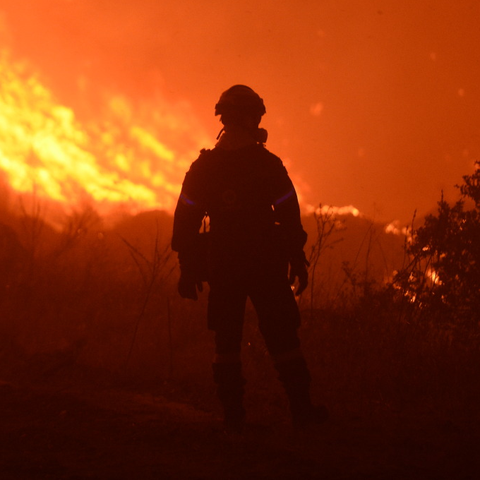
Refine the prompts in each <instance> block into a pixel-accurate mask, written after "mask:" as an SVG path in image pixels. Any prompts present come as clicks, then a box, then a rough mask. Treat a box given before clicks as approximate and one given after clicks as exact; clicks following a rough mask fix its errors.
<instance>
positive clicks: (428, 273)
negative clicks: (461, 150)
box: [397, 162, 480, 323]
mask: <svg viewBox="0 0 480 480" xmlns="http://www.w3.org/2000/svg"><path fill="white" fill-rule="evenodd" d="M463 180H464V183H463V184H462V185H457V186H456V187H457V188H458V189H459V190H460V194H461V196H460V199H459V200H457V202H456V203H455V204H453V205H450V204H449V203H448V202H447V201H445V199H444V198H443V195H442V198H441V200H440V201H439V202H438V211H437V213H436V214H431V215H428V216H427V217H426V218H425V222H424V224H423V226H421V227H420V228H418V229H417V230H414V231H413V232H412V239H411V243H410V245H409V246H408V248H407V252H408V253H409V254H410V255H411V256H412V261H411V263H410V265H409V266H408V267H407V268H406V269H404V270H402V271H401V272H399V274H398V275H397V282H398V284H399V285H401V286H402V288H403V289H404V292H405V294H406V295H407V296H408V297H409V299H410V301H411V302H412V303H413V304H415V305H416V306H417V307H418V308H419V310H420V311H423V312H428V313H430V314H432V313H434V314H435V315H437V316H441V317H443V318H449V319H450V320H452V321H454V322H461V323H464V322H467V323H470V322H473V323H476V322H477V321H478V320H477V317H478V311H479V307H480V162H477V163H476V169H475V172H474V173H473V174H472V175H465V176H464V177H463Z"/></svg>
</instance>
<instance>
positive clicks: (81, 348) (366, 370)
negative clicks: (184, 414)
mask: <svg viewBox="0 0 480 480" xmlns="http://www.w3.org/2000/svg"><path fill="white" fill-rule="evenodd" d="M3 218H4V226H3V227H2V228H3V230H2V232H3V233H2V235H3V237H2V242H4V248H6V249H8V252H9V255H6V256H4V258H2V260H1V261H2V262H3V263H2V266H1V267H2V276H1V282H2V284H1V290H0V292H1V294H0V295H1V296H0V314H1V320H0V329H1V339H2V340H1V344H0V352H1V353H0V355H1V356H2V358H3V360H4V361H3V371H4V374H7V373H8V372H9V370H10V371H13V370H14V367H13V365H14V364H15V363H16V362H17V361H18V362H20V361H22V362H23V365H27V366H30V367H32V368H33V365H34V364H37V365H41V364H42V362H46V363H48V362H50V363H48V365H49V368H43V369H42V368H39V370H38V372H39V374H40V375H45V376H47V375H48V374H50V373H52V372H54V371H56V370H58V369H62V368H66V367H68V366H74V365H75V366H76V367H79V366H83V367H88V368H89V369H94V370H95V369H96V370H98V371H103V372H106V373H107V377H108V378H110V379H123V380H127V379H128V380H130V381H131V380H132V379H134V380H136V381H137V382H140V383H142V384H144V385H147V384H148V385H155V386H156V387H155V388H159V386H161V385H163V388H164V389H166V390H168V391H169V392H170V393H171V394H172V395H176V396H177V397H182V398H183V399H184V400H185V399H186V400H188V401H191V402H192V403H195V404H196V405H198V406H201V407H203V408H207V409H208V408H216V407H215V405H216V401H215V399H214V391H213V385H212V383H211V375H210V373H211V372H210V363H211V358H212V352H213V339H212V335H211V333H210V332H208V331H207V329H206V320H205V308H206V294H205V293H204V294H203V296H202V297H201V299H200V301H199V302H196V303H194V302H188V301H182V300H181V299H180V298H179V297H178V295H177V293H176V281H177V275H178V272H177V270H176V259H175V257H174V256H172V254H171V252H170V251H169V249H168V240H169V238H170V231H171V218H169V217H168V216H166V215H164V214H162V213H159V212H152V213H150V214H142V215H140V216H138V217H135V218H133V217H126V218H124V219H123V221H121V222H119V223H118V224H117V225H116V226H115V227H112V228H108V229H107V228H106V227H105V226H104V225H103V223H102V220H101V219H100V218H99V217H98V216H96V215H95V212H93V211H91V210H86V211H83V212H79V213H77V214H76V216H72V217H70V218H69V219H67V222H66V223H65V228H64V229H63V230H62V231H60V232H58V231H55V230H53V229H51V228H49V227H48V226H47V225H46V224H44V223H43V222H42V221H41V218H39V216H38V215H37V216H36V217H35V216H33V217H32V216H29V215H26V214H25V215H23V217H16V218H14V217H10V218H7V217H6V216H5V215H4V217H3ZM372 228H373V227H367V230H366V232H367V234H368V236H363V237H361V238H363V239H365V238H366V239H367V240H366V241H363V243H362V245H366V246H365V251H366V252H368V255H369V256H370V259H373V250H374V248H373V247H374V244H375V242H376V240H375V238H376V237H375V235H374V234H373V233H372ZM368 229H370V230H368ZM368 232H369V233H368ZM0 233H1V232H0ZM367 234H365V235H367ZM332 235H333V234H332ZM341 236H342V237H347V236H348V225H347V229H346V230H344V229H342V231H341ZM327 240H328V239H327ZM330 241H331V245H332V247H333V248H332V249H329V248H326V247H325V245H327V246H328V243H324V244H323V246H322V248H323V250H322V251H321V252H320V253H322V254H323V255H325V252H326V251H330V250H333V249H334V248H337V247H336V245H337V243H338V242H336V240H335V239H334V238H333V237H331V238H330ZM355 258H356V260H357V261H356V263H355V262H352V260H351V259H350V260H349V262H350V263H349V268H350V270H348V269H345V268H344V270H343V276H338V275H340V274H339V273H338V271H336V272H335V275H337V276H338V281H336V282H332V281H331V279H329V278H328V275H327V273H328V272H329V271H332V270H333V269H334V268H335V267H334V265H335V264H330V265H328V262H327V263H322V261H323V257H321V256H320V257H319V258H316V257H314V259H315V268H316V270H317V273H316V277H315V283H314V286H315V288H314V289H313V290H312V291H311V296H308V295H309V294H308V293H307V294H306V296H305V297H304V298H303V299H302V300H301V301H300V306H301V309H302V313H303V327H302V330H301V334H302V338H303V346H304V352H305V355H306V357H307V359H308V361H309V364H310V367H311V370H312V375H313V378H314V386H313V396H314V398H315V399H317V400H319V401H323V402H325V403H327V404H328V405H329V406H330V408H331V409H332V411H333V412H334V413H336V414H339V415H349V416H352V417H354V416H356V415H360V416H364V415H370V414H375V413H393V414H394V413H396V412H401V411H402V412H406V411H409V410H410V409H413V410H417V411H424V410H427V409H434V410H435V411H436V412H438V414H440V415H444V416H446V417H448V418H451V417H455V416H461V417H462V418H463V417H468V416H469V415H476V406H477V405H478V401H479V400H480V387H479V386H478V381H477V368H476V366H477V365H478V364H479V360H480V353H479V349H478V331H477V330H475V329H474V328H473V327H472V328H471V329H470V330H468V329H465V328H456V326H455V325H448V324H446V323H445V322H437V321H436V319H435V318H428V319H426V318H425V317H423V318H421V319H420V318H416V317H415V316H414V315H409V313H408V312H405V310H402V309H401V308H400V306H399V305H398V304H397V303H396V302H395V299H394V296H393V295H392V294H390V293H389V292H388V291H387V290H386V289H384V288H383V287H382V280H383V279H378V281H377V283H375V281H374V280H375V275H377V277H378V276H382V275H383V273H380V274H378V270H376V269H375V268H373V266H372V268H369V270H368V273H367V272H366V268H367V267H366V266H368V262H366V260H368V258H366V257H365V255H363V254H362V255H360V256H359V247H357V250H355V251H354V252H353V260H355ZM342 261H343V260H342V259H340V263H338V262H337V265H340V269H341V265H342ZM372 261H373V260H372ZM344 265H345V264H344ZM364 266H365V268H364ZM337 270H338V269H337ZM375 272H377V273H375ZM355 282H356V283H355ZM367 283H368V288H367ZM325 292H327V293H328V294H325ZM32 359H34V361H33V360H32ZM47 360H48V362H47ZM6 362H9V363H6ZM244 365H245V374H246V376H247V378H248V381H249V383H248V387H247V403H248V405H249V406H250V409H251V410H252V411H253V415H257V416H258V417H259V418H260V417H262V416H264V415H274V416H275V415H281V413H280V412H283V411H284V410H285V400H284V397H283V396H282V392H281V390H280V386H279V384H278V382H277V381H276V374H275V372H274V370H273V367H272V365H271V361H270V359H269V358H268V355H267V354H266V352H265V347H264V345H263V341H262V339H261V337H260V334H259V332H258V328H257V326H256V321H255V315H254V313H253V311H252V310H251V308H249V310H248V312H247V316H246V325H245V346H244Z"/></svg>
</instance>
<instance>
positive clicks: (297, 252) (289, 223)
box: [274, 176, 310, 295]
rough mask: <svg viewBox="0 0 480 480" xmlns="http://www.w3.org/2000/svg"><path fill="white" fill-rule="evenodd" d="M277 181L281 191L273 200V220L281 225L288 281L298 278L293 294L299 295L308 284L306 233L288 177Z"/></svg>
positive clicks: (293, 189)
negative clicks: (287, 261) (288, 269)
mask: <svg viewBox="0 0 480 480" xmlns="http://www.w3.org/2000/svg"><path fill="white" fill-rule="evenodd" d="M279 183H280V187H279V191H280V192H281V193H280V194H279V195H277V196H276V199H275V202H274V210H275V220H276V222H277V223H278V224H279V225H280V226H281V227H282V230H283V233H284V236H285V240H286V249H287V255H288V259H289V264H290V271H289V281H290V284H291V285H293V284H294V283H295V281H296V280H298V286H297V288H296V291H295V294H296V295H300V294H301V293H302V292H303V291H304V290H305V289H306V288H307V286H308V267H309V265H310V264H309V262H308V260H307V258H306V256H305V252H304V246H305V243H306V241H307V233H306V232H305V230H304V229H303V226H302V222H301V217H300V206H299V203H298V198H297V194H296V192H295V188H294V186H293V184H292V182H291V180H290V178H288V176H284V177H283V179H282V181H281V182H279Z"/></svg>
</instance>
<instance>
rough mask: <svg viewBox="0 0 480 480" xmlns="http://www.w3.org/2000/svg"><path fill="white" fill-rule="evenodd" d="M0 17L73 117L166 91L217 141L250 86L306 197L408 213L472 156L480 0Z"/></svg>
mask: <svg viewBox="0 0 480 480" xmlns="http://www.w3.org/2000/svg"><path fill="white" fill-rule="evenodd" d="M0 12H3V16H2V17H0V25H1V24H2V23H3V25H4V28H3V30H4V31H6V32H7V33H6V34H4V43H8V45H9V46H10V47H11V48H12V49H13V52H14V55H15V56H16V57H18V58H27V59H29V60H30V61H31V62H33V63H34V64H35V65H36V66H37V67H38V69H39V71H40V72H41V73H42V75H43V76H44V78H45V79H46V81H47V83H48V85H49V86H51V88H52V90H53V91H54V92H55V93H56V94H57V95H58V96H59V98H60V99H61V101H62V102H63V103H64V104H66V105H68V106H71V107H72V108H73V109H74V110H75V112H77V114H78V115H79V116H86V117H88V116H94V115H95V102H94V101H93V100H92V99H94V98H95V92H96V89H97V88H99V87H102V88H103V87H104V88H113V89H116V90H118V91H121V92H123V93H124V94H125V95H127V96H129V97H131V98H136V99H137V98H141V99H142V100H145V101H147V102H148V100H149V98H151V97H153V96H154V94H155V92H158V91H160V92H162V95H164V96H166V98H168V99H169V100H171V101H172V102H178V101H182V102H183V101H186V102H188V103H189V104H190V105H191V107H192V108H193V110H194V112H195V114H196V115H197V117H198V119H199V120H200V122H201V124H203V125H204V128H205V130H206V132H207V134H208V135H209V136H211V138H212V144H213V142H214V137H215V136H216V134H217V132H218V130H219V126H218V119H216V118H215V117H214V116H213V106H214V104H215V102H216V100H217V98H218V96H219V94H220V93H221V91H223V90H224V89H226V88H228V87H229V86H231V85H232V84H235V83H245V84H248V85H250V86H251V87H253V88H254V89H256V90H257V91H258V92H259V94H260V95H261V96H263V98H264V100H265V103H266V105H267V116H266V117H265V121H264V124H265V126H266V128H267V129H268V130H269V132H270V138H269V142H268V147H269V148H270V149H271V150H272V151H274V152H275V153H277V154H278V155H280V156H281V157H282V158H284V160H285V161H286V163H287V165H288V168H289V171H290V172H291V174H292V176H293V178H294V180H296V181H297V182H298V185H299V187H300V190H301V191H302V193H303V194H304V195H305V198H306V200H307V201H308V202H310V203H312V204H317V203H320V202H321V203H324V204H333V205H339V206H340V205H349V204H352V205H354V206H355V207H357V208H358V209H359V210H360V211H362V212H363V213H365V214H367V215H369V216H372V217H373V216H374V217H375V218H377V219H379V220H384V221H391V220H394V219H400V220H402V221H405V222H407V221H409V219H411V217H412V214H413V211H414V210H415V209H417V210H418V213H419V215H422V214H425V213H427V212H428V211H430V210H432V209H433V208H434V207H435V203H436V202H437V201H438V200H439V198H440V192H441V189H444V190H445V192H446V195H447V198H448V197H449V196H450V197H451V196H452V195H453V194H454V188H453V185H454V184H455V183H459V182H461V176H462V175H466V174H470V173H471V172H472V171H473V163H474V161H475V160H480V123H479V120H478V112H480V92H479V88H480V66H479V63H478V59H479V49H480V28H479V25H480V3H479V2H477V1H475V0H472V1H466V0H457V1H455V2H452V1H450V0H405V1H401V2H400V1H398V0H366V1H354V0H350V1H347V0H322V1H318V0H303V1H293V0H290V1H282V2H279V1H278V0H256V1H250V0H244V1H242V2H238V3H234V2H225V1H220V0H203V1H202V2H198V1H194V0H188V1H182V0H177V1H158V0H135V1H132V0H128V1H127V0H36V1H35V2H32V1H29V0H3V1H2V3H1V4H0ZM0 38H1V37H0ZM206 146H209V145H206ZM192 160H193V159H192ZM182 168H184V167H183V166H182Z"/></svg>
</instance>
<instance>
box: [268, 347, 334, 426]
mask: <svg viewBox="0 0 480 480" xmlns="http://www.w3.org/2000/svg"><path fill="white" fill-rule="evenodd" d="M273 360H274V362H275V368H276V369H277V371H278V378H279V379H280V381H281V382H282V383H283V386H284V388H285V392H286V394H287V396H288V400H289V403H290V413H291V416H292V422H293V424H294V425H295V426H296V427H304V426H307V425H310V424H320V423H323V422H324V421H325V420H326V419H327V418H328V411H327V409H326V408H325V407H324V406H314V405H313V404H312V401H311V399H310V382H311V377H310V372H309V369H308V367H307V363H306V361H305V358H304V357H303V355H302V353H301V351H300V349H299V348H298V349H295V350H290V351H287V352H284V353H278V354H276V355H273Z"/></svg>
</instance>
